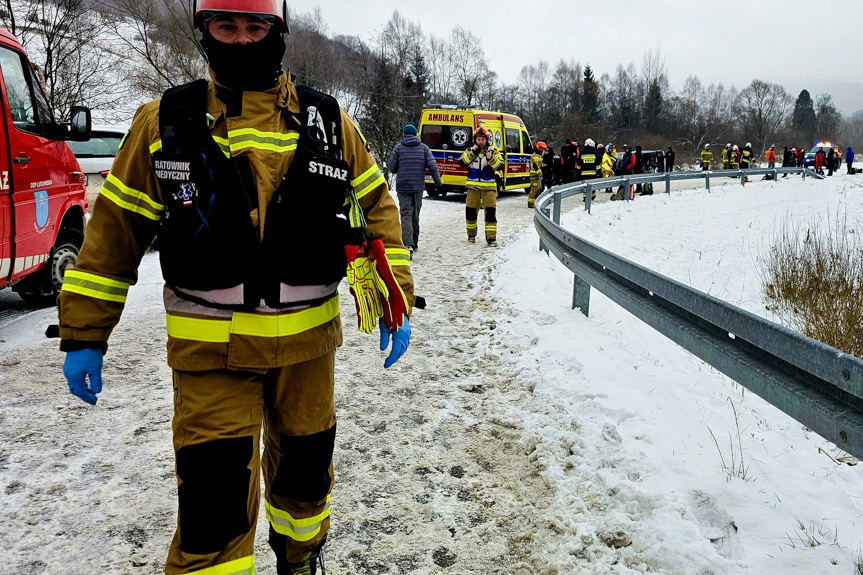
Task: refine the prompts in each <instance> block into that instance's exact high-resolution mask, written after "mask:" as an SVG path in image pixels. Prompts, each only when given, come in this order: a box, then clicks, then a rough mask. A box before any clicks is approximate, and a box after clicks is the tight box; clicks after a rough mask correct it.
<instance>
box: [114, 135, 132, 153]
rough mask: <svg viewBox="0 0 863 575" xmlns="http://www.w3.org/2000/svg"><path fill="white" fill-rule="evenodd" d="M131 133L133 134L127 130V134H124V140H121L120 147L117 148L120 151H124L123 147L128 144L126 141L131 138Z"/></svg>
mask: <svg viewBox="0 0 863 575" xmlns="http://www.w3.org/2000/svg"><path fill="white" fill-rule="evenodd" d="M130 133H131V130H126V133H125V134H123V139H122V140H120V145H119V146H117V150H118V151H119V150H122V149H123V145H124V144H125V143H126V140H127V139H128V138H129V134H130Z"/></svg>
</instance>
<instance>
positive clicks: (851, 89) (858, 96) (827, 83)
mask: <svg viewBox="0 0 863 575" xmlns="http://www.w3.org/2000/svg"><path fill="white" fill-rule="evenodd" d="M774 81H778V82H779V83H780V84H782V85H783V86H785V89H786V90H788V92H789V93H791V95H792V96H794V97H795V98H796V97H797V94H799V93H800V90H803V89H806V90H809V93H810V94H812V97H813V98H815V97H816V96H817V95H818V94H821V93H823V92H827V93H828V94H831V95H832V96H833V102H834V103H835V104H836V107H837V108H839V111H840V112H842V113H843V114H845V115H846V116H847V115H848V114H852V113H853V114H854V116H855V117H856V116H857V114H863V110H860V109H859V108H860V102H863V83H860V82H848V81H844V80H805V79H804V80H801V79H799V78H795V79H787V78H781V79H779V80H774ZM855 110H857V111H855Z"/></svg>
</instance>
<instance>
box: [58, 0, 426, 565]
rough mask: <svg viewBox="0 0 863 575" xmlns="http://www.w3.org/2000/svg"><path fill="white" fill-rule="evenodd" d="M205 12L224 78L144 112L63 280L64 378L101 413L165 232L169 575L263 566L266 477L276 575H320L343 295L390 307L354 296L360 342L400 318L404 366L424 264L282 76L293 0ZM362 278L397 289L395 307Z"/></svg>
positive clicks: (359, 159)
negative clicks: (124, 315)
mask: <svg viewBox="0 0 863 575" xmlns="http://www.w3.org/2000/svg"><path fill="white" fill-rule="evenodd" d="M197 7H198V9H197V12H196V14H195V15H194V18H195V26H196V30H197V33H198V34H199V37H200V42H201V45H202V47H203V49H204V51H205V53H206V55H207V56H208V59H209V64H210V73H211V76H212V78H213V79H212V80H211V81H210V82H206V81H203V80H200V81H198V82H195V83H192V84H188V85H185V86H181V87H179V88H174V89H171V90H169V91H168V92H166V93H165V95H164V96H163V98H162V99H161V100H156V101H153V102H150V103H148V104H144V105H143V106H141V108H139V110H138V111H137V113H136V114H135V118H134V120H133V122H132V126H131V128H130V130H129V132H128V134H127V135H126V137H125V138H124V140H123V141H122V143H121V145H120V150H119V153H118V154H117V157H116V160H115V161H114V165H113V167H112V169H111V174H110V175H109V176H108V178H107V180H106V182H105V184H104V187H103V188H102V191H101V194H100V195H99V198H98V200H97V201H96V203H95V209H94V211H93V217H92V220H91V222H90V224H89V227H88V229H87V234H86V237H85V240H84V245H83V248H82V250H81V253H80V257H79V259H78V263H77V266H76V268H75V269H70V270H68V271H67V272H66V278H65V280H66V281H65V283H64V286H63V290H62V292H61V294H60V299H59V314H60V337H61V350H63V351H65V352H67V354H66V360H65V364H64V368H63V371H64V375H65V376H66V378H67V379H68V382H69V388H70V391H71V392H72V393H73V394H74V395H76V396H78V397H80V398H81V399H83V400H84V401H86V402H88V403H91V404H95V403H96V399H97V398H96V394H97V393H99V392H100V391H101V388H102V384H101V369H102V356H103V354H104V352H105V351H106V349H107V342H108V338H109V336H110V334H111V331H112V330H113V329H114V327H115V326H116V325H117V323H118V321H119V320H120V314H121V312H122V311H123V306H124V303H125V301H126V296H127V292H128V290H129V286H131V285H133V284H135V283H136V281H137V279H138V277H137V269H138V265H139V263H140V262H141V259H142V257H143V256H144V254H145V253H146V251H147V248H148V246H149V245H150V244H151V242H152V241H153V239H154V237H157V236H158V238H159V247H160V252H159V255H160V258H161V265H162V272H163V275H164V277H165V280H166V286H165V289H164V302H165V307H166V309H167V323H168V326H167V327H168V329H167V331H168V364H169V365H170V367H171V368H172V369H173V396H174V417H173V438H174V439H173V443H174V450H175V457H176V473H177V479H178V485H179V488H178V497H179V505H178V513H179V515H178V522H177V530H176V532H175V534H174V538H173V541H172V543H171V547H170V551H169V553H168V558H167V563H166V566H165V573H166V574H168V575H179V574H197V575H216V574H219V575H229V574H230V575H234V574H237V575H239V574H244V575H246V574H248V575H251V574H252V573H254V571H255V567H254V565H255V559H254V541H255V526H256V524H257V514H258V507H259V502H260V492H259V491H260V490H259V485H260V473H261V470H262V469H263V475H264V483H265V493H264V507H265V509H266V514H267V519H268V520H269V524H270V530H269V545H270V547H271V548H272V550H273V551H274V553H275V555H276V559H277V572H278V573H279V574H294V573H306V574H308V573H311V574H315V573H317V572H318V568H319V565H321V568H322V559H321V558H320V551H321V548H322V547H323V544H324V542H325V540H326V534H327V531H328V530H329V527H330V491H331V489H332V486H333V482H334V476H333V464H332V456H333V448H334V441H335V431H336V415H335V410H334V406H333V386H334V362H335V349H336V348H337V347H338V346H340V345H341V343H342V326H341V320H340V317H339V298H338V286H339V283H340V282H341V280H342V278H343V277H344V276H345V273H346V268H347V267H348V266H350V268H349V270H348V271H349V273H348V276H349V278H348V279H349V282H352V283H351V288H352V292H354V293H358V294H360V295H363V296H364V297H365V298H366V299H367V300H368V301H372V299H373V300H374V302H376V305H377V306H380V305H383V306H384V309H383V310H381V309H377V307H375V309H374V310H372V311H371V312H370V311H369V307H368V305H365V303H366V302H361V301H360V300H359V298H358V303H357V307H358V311H362V312H363V313H361V314H360V316H361V317H360V319H361V327H362V328H363V329H364V331H371V329H372V328H373V327H374V326H375V323H376V319H377V317H381V316H383V317H384V319H385V320H386V319H389V320H390V321H388V322H383V321H382V323H381V326H380V328H381V348H382V350H384V349H386V347H385V346H387V345H388V344H389V341H390V340H392V342H393V344H392V345H393V349H392V353H391V354H390V355H389V357H388V358H387V359H386V363H385V366H386V367H389V366H391V365H392V364H393V363H395V361H396V360H397V359H398V358H399V357H401V355H402V354H403V353H404V352H405V350H406V349H407V346H408V343H409V338H410V324H409V322H408V320H407V317H405V313H406V312H407V310H408V309H410V306H412V305H413V303H414V296H413V283H412V279H411V273H410V267H409V266H410V263H409V254H408V251H407V250H406V249H405V248H404V246H403V245H402V242H401V233H400V226H399V214H398V209H397V208H396V206H395V204H394V202H393V200H392V198H391V197H390V194H389V191H388V190H387V186H386V183H385V180H384V177H383V175H382V173H381V171H380V170H379V169H378V166H377V165H376V164H375V161H374V160H373V159H372V156H371V155H370V154H369V152H368V150H367V147H366V144H365V142H364V140H363V139H362V136H361V134H360V133H359V131H358V129H357V128H356V127H355V125H354V123H353V122H352V121H351V119H350V118H349V117H348V116H347V114H345V113H344V112H343V111H341V110H340V108H339V106H338V103H337V102H336V101H335V100H334V99H333V98H331V97H330V96H326V95H325V94H321V93H319V92H315V91H312V90H308V89H303V88H298V87H295V86H294V85H293V84H292V82H291V80H290V79H289V77H288V76H287V75H286V74H285V73H284V72H283V71H282V69H281V62H282V56H283V54H284V51H285V38H284V35H285V34H286V33H287V26H286V24H285V23H286V18H285V16H286V5H285V3H284V0H199V1H198V4H197ZM364 224H365V226H364ZM364 234H366V236H365V237H369V236H372V235H373V236H374V238H377V239H380V240H382V243H377V244H375V243H374V242H371V243H369V242H364V240H363V239H362V238H363V235H364ZM364 246H365V247H364ZM361 248H362V249H361ZM366 248H368V250H373V251H374V250H377V251H375V252H374V253H375V254H376V255H377V258H376V259H374V260H373V259H372V257H371V256H369V252H368V250H366ZM384 253H385V254H386V256H387V258H388V260H389V264H391V265H386V261H387V258H385V257H383V255H384ZM372 261H374V262H376V264H374V265H370V264H369V262H372ZM373 270H374V272H373ZM375 274H377V275H375ZM358 276H368V277H373V279H375V280H376V281H377V282H384V283H386V285H387V288H388V289H384V288H380V290H383V291H389V292H390V294H389V296H390V298H389V299H387V297H386V294H381V293H380V291H378V292H372V291H369V290H367V289H366V288H367V287H368V286H364V284H363V283H362V279H363V278H362V277H358ZM377 278H380V279H377ZM393 294H395V295H396V296H399V295H401V299H402V301H403V302H404V303H403V304H397V301H396V300H398V297H396V298H395V299H393V297H392V296H393ZM373 296H374V297H373ZM369 298H371V299H369ZM382 302H383V303H382ZM390 304H391V305H390ZM400 305H401V306H403V307H400ZM402 311H404V312H405V313H402ZM388 313H389V314H390V317H389V318H388V317H387V314H388ZM399 322H401V325H400V326H399V325H398V323H399ZM117 383H119V382H117ZM262 424H263V431H262ZM97 435H98V434H97ZM91 440H93V441H101V440H102V438H100V437H91ZM261 442H263V444H264V451H263V456H261V451H260V449H259V446H260V444H261Z"/></svg>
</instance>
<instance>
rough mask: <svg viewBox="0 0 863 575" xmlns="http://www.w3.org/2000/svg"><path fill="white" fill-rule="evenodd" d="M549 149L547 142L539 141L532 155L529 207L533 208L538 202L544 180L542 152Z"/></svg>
mask: <svg viewBox="0 0 863 575" xmlns="http://www.w3.org/2000/svg"><path fill="white" fill-rule="evenodd" d="M547 149H548V145H547V144H546V143H545V142H537V143H536V149H535V150H534V151H533V155H532V156H531V157H530V195H528V196H527V207H529V208H532V207H534V204H536V197H537V196H538V195H539V191H540V189H541V186H540V182H541V181H542V153H543V152H545V151H546V150H547Z"/></svg>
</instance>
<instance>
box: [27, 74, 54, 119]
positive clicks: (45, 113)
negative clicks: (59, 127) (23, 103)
mask: <svg viewBox="0 0 863 575" xmlns="http://www.w3.org/2000/svg"><path fill="white" fill-rule="evenodd" d="M26 70H27V72H28V77H29V78H28V79H29V83H30V87H31V88H32V93H33V101H34V102H35V103H36V120H37V121H38V122H39V124H41V125H43V126H44V125H46V124H53V123H54V112H52V111H51V106H49V105H48V98H46V97H45V92H43V91H42V84H41V83H40V82H39V79H38V77H37V76H36V72H35V71H34V70H33V66H31V65H27V67H26Z"/></svg>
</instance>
